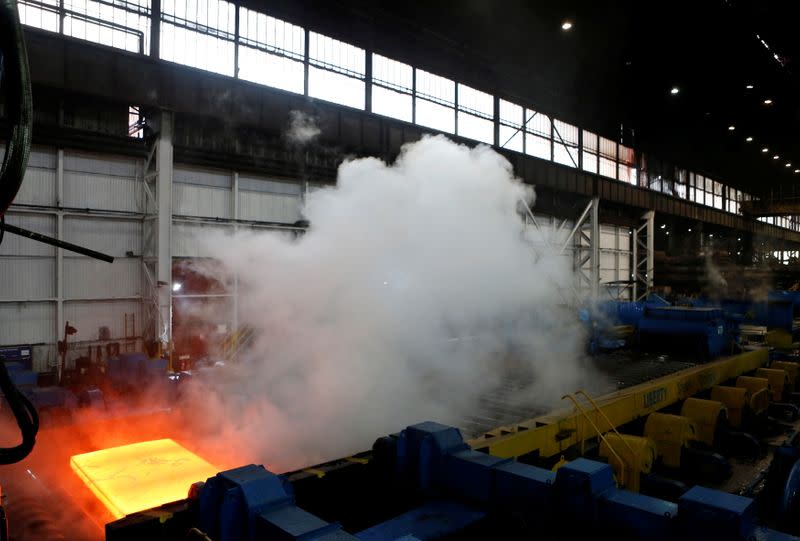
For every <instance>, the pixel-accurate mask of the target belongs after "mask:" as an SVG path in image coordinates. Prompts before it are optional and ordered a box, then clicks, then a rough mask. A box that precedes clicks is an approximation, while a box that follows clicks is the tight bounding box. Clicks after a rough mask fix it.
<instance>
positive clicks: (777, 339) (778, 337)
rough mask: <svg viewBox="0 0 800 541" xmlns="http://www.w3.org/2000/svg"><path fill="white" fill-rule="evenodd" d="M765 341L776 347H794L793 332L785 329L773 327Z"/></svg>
mask: <svg viewBox="0 0 800 541" xmlns="http://www.w3.org/2000/svg"><path fill="white" fill-rule="evenodd" d="M765 341H766V343H767V345H769V346H772V347H774V348H779V349H789V348H790V347H792V333H790V332H789V331H786V330H783V329H773V330H771V331H767V335H766V338H765Z"/></svg>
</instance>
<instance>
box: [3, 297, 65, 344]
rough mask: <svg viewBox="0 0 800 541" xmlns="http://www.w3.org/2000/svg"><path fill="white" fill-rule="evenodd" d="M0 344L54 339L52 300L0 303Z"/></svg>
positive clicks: (33, 342) (54, 309)
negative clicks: (0, 322)
mask: <svg viewBox="0 0 800 541" xmlns="http://www.w3.org/2000/svg"><path fill="white" fill-rule="evenodd" d="M0 321H2V322H3V324H2V325H0V344H36V343H40V342H50V343H54V342H55V341H56V329H55V327H56V325H55V321H56V304H55V303H54V302H27V303H0Z"/></svg>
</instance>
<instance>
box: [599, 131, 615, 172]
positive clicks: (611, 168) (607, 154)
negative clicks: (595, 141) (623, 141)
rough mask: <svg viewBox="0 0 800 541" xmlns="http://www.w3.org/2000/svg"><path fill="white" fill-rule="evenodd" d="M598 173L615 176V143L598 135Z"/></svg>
mask: <svg viewBox="0 0 800 541" xmlns="http://www.w3.org/2000/svg"><path fill="white" fill-rule="evenodd" d="M600 174H601V175H603V176H604V177H610V178H617V143H615V142H614V141H612V140H611V139H606V138H605V137H600Z"/></svg>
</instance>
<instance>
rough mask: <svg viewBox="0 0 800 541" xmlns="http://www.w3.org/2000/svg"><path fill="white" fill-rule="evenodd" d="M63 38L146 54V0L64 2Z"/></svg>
mask: <svg viewBox="0 0 800 541" xmlns="http://www.w3.org/2000/svg"><path fill="white" fill-rule="evenodd" d="M64 34H65V35H67V36H72V37H74V38H80V39H85V40H87V41H93V42H95V43H100V44H103V45H110V46H111V47H117V48H119V49H125V50H126V51H131V52H134V53H149V52H150V51H149V49H150V0H115V1H114V2H106V1H91V0H65V1H64Z"/></svg>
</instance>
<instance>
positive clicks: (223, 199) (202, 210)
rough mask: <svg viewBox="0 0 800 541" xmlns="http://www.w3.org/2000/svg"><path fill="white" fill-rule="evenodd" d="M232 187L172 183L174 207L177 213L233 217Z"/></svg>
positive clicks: (210, 216)
mask: <svg viewBox="0 0 800 541" xmlns="http://www.w3.org/2000/svg"><path fill="white" fill-rule="evenodd" d="M231 195H232V194H231V190H230V188H213V187H209V186H198V185H193V184H179V183H175V184H173V185H172V208H173V212H174V213H175V214H179V215H184V216H204V217H209V218H232V217H233V216H232V213H231Z"/></svg>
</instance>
